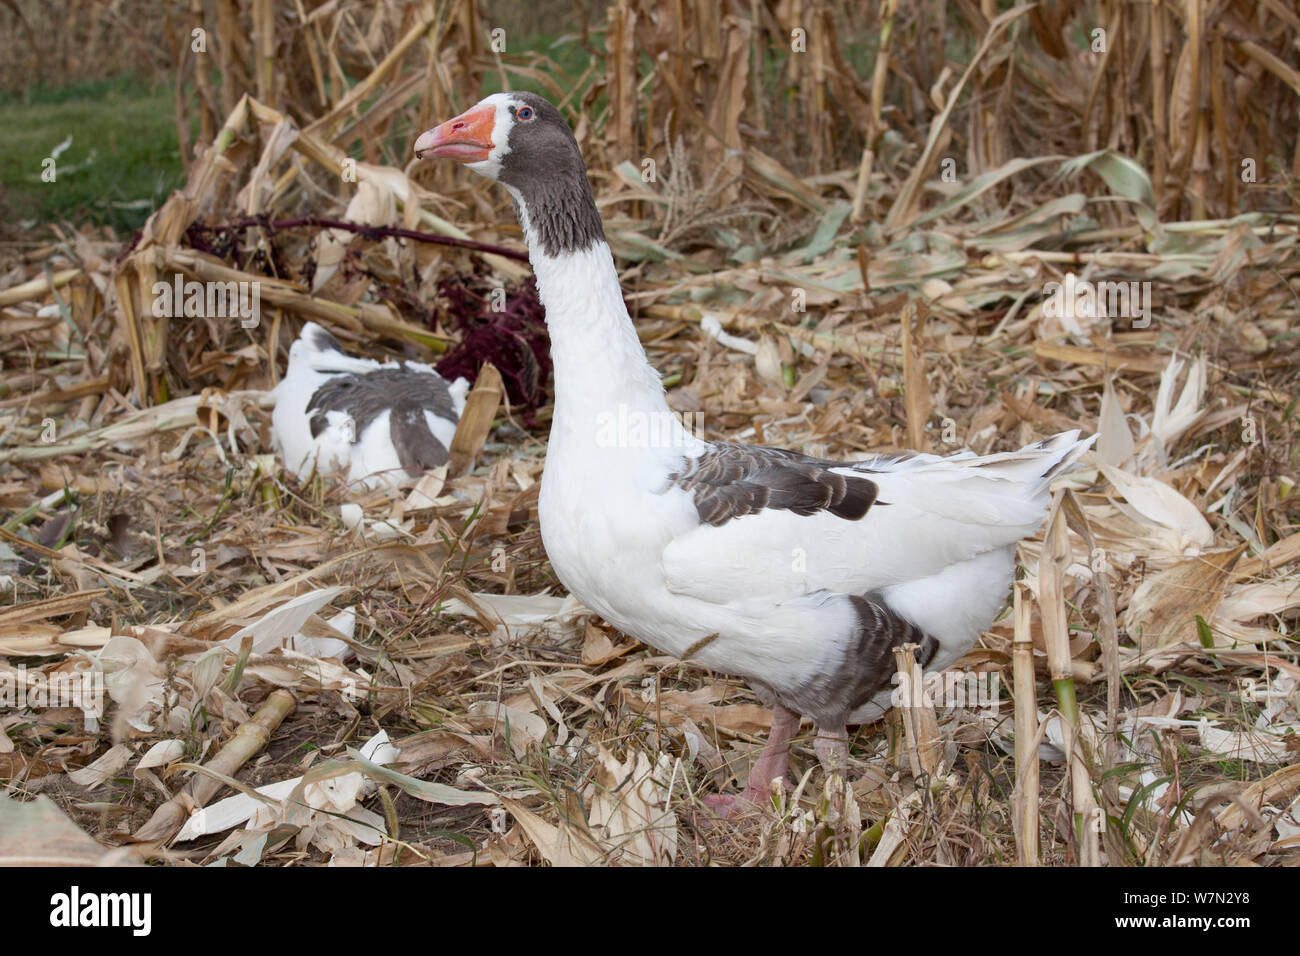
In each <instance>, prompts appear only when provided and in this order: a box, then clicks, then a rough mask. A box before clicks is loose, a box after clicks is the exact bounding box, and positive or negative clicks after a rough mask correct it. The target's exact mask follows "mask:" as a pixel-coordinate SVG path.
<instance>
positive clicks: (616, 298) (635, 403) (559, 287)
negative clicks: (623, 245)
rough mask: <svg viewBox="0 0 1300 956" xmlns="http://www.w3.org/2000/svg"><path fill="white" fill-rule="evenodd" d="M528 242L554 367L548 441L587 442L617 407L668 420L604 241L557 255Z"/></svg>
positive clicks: (661, 393)
mask: <svg viewBox="0 0 1300 956" xmlns="http://www.w3.org/2000/svg"><path fill="white" fill-rule="evenodd" d="M525 235H528V230H525ZM529 238H530V239H531V236H529ZM528 246H529V258H530V259H531V260H532V264H533V272H534V273H535V274H536V276H537V292H538V296H539V298H540V299H541V302H542V305H543V306H545V307H546V325H547V328H548V329H549V331H550V337H551V361H552V362H553V364H554V366H555V417H554V420H553V423H552V426H551V440H552V442H555V441H556V439H557V438H563V439H566V440H567V439H569V438H574V439H579V440H580V441H581V443H582V444H584V445H585V444H588V443H589V442H591V441H593V440H594V430H595V428H596V423H597V419H598V417H599V416H601V415H602V414H604V415H606V416H608V415H610V414H613V415H617V414H619V410H620V407H623V408H625V409H627V410H630V411H635V412H639V413H648V414H653V415H662V416H665V417H668V416H669V415H670V413H669V411H668V403H667V401H666V400H665V399H664V388H663V383H662V382H661V380H660V378H659V373H658V372H656V371H655V369H654V367H653V366H651V365H650V363H649V361H647V359H646V356H645V350H644V349H642V348H641V342H640V340H639V339H638V338H637V335H636V328H635V327H634V326H633V325H632V319H631V317H630V316H629V315H628V314H627V306H625V305H624V304H623V293H622V290H621V289H620V288H619V282H618V272H617V271H616V270H615V268H614V257H613V255H612V254H611V253H610V250H609V246H608V244H606V243H605V242H603V241H602V242H596V243H594V244H593V245H592V246H591V247H590V248H588V249H586V250H584V251H581V252H568V253H562V254H561V255H558V256H548V255H546V254H545V253H544V252H543V251H542V250H541V248H540V246H539V245H538V244H535V243H533V242H531V241H530V242H529V244H528ZM566 433H567V434H566ZM583 439H585V440H583Z"/></svg>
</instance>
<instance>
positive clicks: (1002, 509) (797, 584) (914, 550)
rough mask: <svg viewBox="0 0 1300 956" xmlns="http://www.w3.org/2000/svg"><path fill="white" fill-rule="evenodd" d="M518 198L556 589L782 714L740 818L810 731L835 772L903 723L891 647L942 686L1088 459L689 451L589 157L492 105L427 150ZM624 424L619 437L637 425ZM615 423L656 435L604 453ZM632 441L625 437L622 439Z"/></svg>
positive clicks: (544, 520) (514, 111)
mask: <svg viewBox="0 0 1300 956" xmlns="http://www.w3.org/2000/svg"><path fill="white" fill-rule="evenodd" d="M415 153H416V155H417V156H426V155H429V156H434V157H447V158H451V159H457V160H459V161H461V162H462V163H464V164H466V165H467V166H468V167H469V168H470V169H472V170H474V171H475V172H476V173H479V174H480V175H483V176H486V177H488V178H489V179H494V180H496V181H498V182H500V183H501V184H502V185H504V186H505V187H506V189H507V190H508V191H509V192H510V195H511V196H512V197H513V198H514V203H515V211H516V213H517V214H518V216H519V222H520V225H521V226H522V228H523V233H524V238H525V240H526V241H527V244H528V253H529V257H530V259H531V261H532V265H533V271H534V272H535V273H536V277H537V288H538V292H539V294H540V297H541V301H542V304H543V305H544V306H545V308H546V323H547V326H548V327H549V330H550V337H551V356H552V360H553V362H554V368H555V409H554V417H553V418H552V421H551V435H550V442H549V445H548V447H547V456H546V467H545V470H544V472H543V475H542V487H541V493H540V498H539V501H538V513H539V516H540V519H541V528H542V541H543V543H544V545H545V547H546V552H547V555H548V557H549V558H550V561H551V564H552V566H553V567H554V568H555V573H556V575H557V576H558V577H559V579H560V581H561V582H563V584H564V585H565V587H567V588H568V589H569V590H570V591H571V592H572V593H573V594H574V595H576V596H577V597H578V598H579V599H580V600H581V601H582V602H583V603H584V604H585V605H587V607H589V608H591V609H592V610H593V611H595V612H596V613H598V614H600V615H601V616H603V617H604V618H605V619H606V620H607V621H609V622H610V623H611V624H613V625H615V626H616V627H618V628H620V629H621V630H623V631H625V632H626V633H628V634H630V635H631V636H633V637H635V638H638V639H640V640H642V641H644V642H645V643H647V644H649V645H651V646H652V647H654V648H656V649H658V650H660V651H663V652H666V653H669V654H673V655H675V656H677V657H681V658H688V659H690V660H693V661H697V662H699V663H700V664H703V665H706V666H708V667H710V668H713V669H715V670H718V671H722V672H726V673H730V674H735V675H738V676H740V677H742V678H744V679H745V680H746V681H748V682H749V684H750V685H751V686H752V687H753V689H754V690H755V692H756V693H757V694H758V696H759V698H760V699H761V700H763V701H764V702H765V703H766V704H768V705H770V706H771V707H772V708H773V721H772V730H771V734H770V736H769V739H768V743H767V746H766V747H765V749H764V751H763V753H762V755H761V756H760V757H759V759H758V761H757V762H756V764H755V766H754V768H753V771H752V773H751V775H750V779H749V784H748V787H747V788H746V790H745V792H744V793H743V794H741V795H740V798H736V797H729V796H717V797H713V798H712V799H711V800H709V803H710V804H711V805H712V806H714V807H715V809H717V810H718V811H719V812H721V813H724V814H727V813H730V812H733V811H734V810H735V809H737V807H738V806H739V805H740V802H741V801H749V802H760V801H762V800H763V799H764V797H765V795H766V794H767V792H768V787H769V785H770V781H771V780H773V779H774V778H784V776H785V773H786V768H787V761H788V755H789V746H790V739H791V737H792V735H793V734H794V733H795V732H796V731H797V729H798V726H799V721H800V716H801V715H804V716H808V717H811V718H812V720H813V722H814V723H815V724H816V726H817V737H816V740H815V743H814V749H815V750H816V753H817V755H818V757H819V758H820V760H821V762H822V764H823V765H824V766H825V767H826V768H827V769H828V771H829V770H831V769H833V768H835V767H843V766H844V765H845V761H846V760H847V756H848V746H847V739H848V738H847V733H846V725H848V724H853V723H861V722H863V721H864V720H868V719H874V718H875V717H876V716H878V715H879V714H880V713H881V712H883V710H884V709H885V708H886V707H887V706H888V701H889V687H890V683H891V680H890V679H891V676H892V675H893V673H894V670H895V668H894V659H893V649H894V648H895V647H897V646H899V645H902V644H904V643H915V644H917V645H919V648H920V649H919V652H918V657H919V659H920V663H921V665H922V666H923V667H925V668H928V669H943V668H945V667H947V666H949V665H950V664H952V663H954V662H955V661H956V660H957V659H958V658H960V657H961V656H962V655H963V654H964V653H965V652H966V651H967V650H969V649H970V647H971V646H972V645H973V644H974V642H975V640H976V638H977V637H978V636H979V634H980V632H981V631H982V630H983V629H984V628H986V627H988V626H989V625H990V624H991V623H992V621H993V619H994V616H995V615H996V614H997V612H998V610H999V609H1000V608H1001V607H1002V606H1003V604H1004V603H1005V600H1006V596H1007V592H1008V589H1009V586H1010V583H1011V579H1012V574H1013V571H1014V563H1015V557H1014V556H1015V548H1016V543H1017V542H1018V541H1020V539H1022V538H1024V537H1026V536H1028V535H1030V534H1033V533H1034V531H1035V530H1036V529H1037V528H1038V526H1039V524H1040V523H1041V521H1042V519H1043V517H1044V514H1045V511H1046V506H1047V504H1048V501H1049V492H1048V485H1049V483H1050V481H1051V479H1052V478H1053V477H1054V476H1055V475H1057V474H1059V473H1061V472H1062V471H1063V470H1064V469H1065V468H1067V467H1068V466H1069V465H1070V463H1071V462H1073V461H1074V460H1075V459H1076V458H1077V457H1078V456H1079V455H1080V454H1082V452H1083V451H1084V449H1085V448H1086V447H1087V446H1088V445H1089V444H1090V440H1086V441H1080V440H1079V437H1078V436H1079V433H1078V432H1077V431H1076V432H1067V433H1064V434H1060V435H1057V436H1055V437H1054V438H1049V439H1047V440H1046V441H1042V442H1039V443H1037V444H1034V445H1029V446H1027V447H1025V448H1023V449H1021V450H1020V451H1017V452H1011V453H1006V454H998V455H989V456H985V457H975V456H974V455H973V454H971V453H969V452H967V453H964V454H961V455H957V456H953V457H950V458H939V457H937V456H934V455H924V454H899V455H886V456H881V457H876V458H871V459H867V460H865V461H853V462H837V461H826V460H822V459H819V458H812V457H809V456H807V455H802V454H798V453H796V452H792V451H781V450H779V449H775V448H759V447H752V446H748V445H741V444H734V443H731V442H707V441H702V440H699V439H698V438H696V437H694V436H692V435H691V434H689V433H688V432H687V431H686V430H685V428H683V427H682V426H681V425H680V424H679V423H677V422H676V419H675V418H674V417H673V416H672V414H671V413H670V411H669V408H668V405H667V402H666V401H665V397H664V388H663V385H662V383H661V380H660V377H659V375H658V373H656V371H655V370H654V368H653V367H652V366H651V365H650V363H649V362H648V361H647V359H646V356H645V352H644V351H643V349H642V348H641V344H640V342H639V341H638V339H637V335H636V331H635V329H634V327H633V325H632V321H631V319H630V318H629V316H628V312H627V309H626V307H625V305H624V302H623V296H622V293H621V291H620V289H619V282H618V273H617V272H616V271H615V268H614V259H613V256H612V255H611V254H610V249H609V246H608V245H607V244H606V242H605V236H604V232H603V230H602V228H601V221H600V213H599V212H598V211H597V208H596V203H595V200H594V198H593V196H592V193H591V188H590V186H589V185H588V182H587V176H586V167H585V165H584V163H583V160H582V155H581V152H580V151H579V148H578V144H577V141H576V140H575V139H574V136H573V133H572V131H571V130H570V129H569V126H568V124H567V123H566V122H565V120H564V118H563V116H561V114H560V112H559V111H558V110H557V109H556V108H555V107H554V106H553V105H551V103H549V102H548V101H547V100H545V99H543V98H542V97H540V96H538V95H536V94H533V93H497V94H494V95H492V96H489V97H487V98H486V99H484V100H483V101H482V102H480V103H479V104H478V105H476V106H474V107H473V108H472V109H470V110H468V111H467V112H465V113H463V114H461V115H460V116H458V117H456V118H455V119H452V120H449V121H448V122H446V123H443V124H442V125H441V126H438V127H436V128H435V129H431V130H429V131H428V132H425V133H424V134H423V135H421V136H420V137H419V139H418V140H417V141H416V143H415ZM624 416H625V417H624ZM611 421H640V422H652V423H655V424H656V428H655V429H651V430H650V431H649V432H647V431H646V430H645V429H642V430H641V431H640V432H639V433H637V434H639V436H640V437H641V438H642V439H643V438H644V436H645V435H646V434H653V435H656V436H657V439H658V440H656V441H645V440H636V439H635V437H634V436H633V430H632V429H629V430H628V431H627V434H625V435H622V438H623V439H626V440H611V431H610V427H609V425H610V422H611ZM614 437H615V438H616V439H617V438H618V437H619V433H618V432H617V431H615V432H614Z"/></svg>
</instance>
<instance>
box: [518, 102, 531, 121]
mask: <svg viewBox="0 0 1300 956" xmlns="http://www.w3.org/2000/svg"><path fill="white" fill-rule="evenodd" d="M515 116H517V117H519V119H521V120H524V121H525V122H527V121H528V120H530V119H532V118H533V108H532V107H531V106H521V107H520V108H519V112H518V113H516V114H515Z"/></svg>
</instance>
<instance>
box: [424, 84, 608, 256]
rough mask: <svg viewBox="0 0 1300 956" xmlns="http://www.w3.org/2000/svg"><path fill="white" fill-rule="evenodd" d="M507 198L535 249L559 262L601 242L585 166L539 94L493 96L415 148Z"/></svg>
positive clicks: (571, 139)
mask: <svg viewBox="0 0 1300 956" xmlns="http://www.w3.org/2000/svg"><path fill="white" fill-rule="evenodd" d="M415 155H416V157H417V158H421V159H422V158H424V157H426V156H431V157H434V158H438V159H454V160H457V161H459V162H461V163H463V164H464V165H465V166H467V167H468V168H470V169H472V170H473V171H474V172H476V173H478V174H479V175H480V176H485V177H487V178H488V179H493V180H496V181H497V182H499V183H501V184H502V185H503V186H505V187H506V189H507V190H509V192H510V195H511V197H512V198H513V199H514V201H515V211H516V213H517V214H518V215H519V222H520V225H521V226H522V227H523V230H524V237H525V239H526V240H527V242H528V245H529V248H530V250H531V249H534V248H540V249H541V250H542V251H543V252H544V253H545V254H547V255H550V256H558V255H562V254H564V253H572V252H580V251H582V250H585V249H587V248H590V246H591V245H593V244H594V243H595V242H603V241H604V238H605V234H604V230H603V229H602V228H601V224H600V213H599V211H598V210H597V209H596V202H595V199H594V198H593V196H592V193H591V186H590V184H589V183H588V182H587V165H586V163H584V162H583V160H582V151H581V150H580V149H579V147H578V141H577V140H576V139H575V138H574V135H573V130H571V129H570V128H569V124H568V123H567V122H566V121H565V119H564V116H563V115H562V114H561V113H560V111H559V110H558V109H556V108H555V106H554V105H553V104H552V103H551V102H550V101H549V100H547V99H546V98H545V97H542V96H538V95H537V94H536V93H493V94H492V95H491V96H489V97H487V98H485V99H483V100H481V101H480V102H479V103H477V104H476V105H474V106H472V107H470V108H469V109H468V110H466V111H465V112H464V113H461V114H460V115H459V116H457V117H454V118H453V119H449V120H447V122H445V123H443V124H441V125H439V126H435V127H434V128H433V129H431V130H427V131H425V132H424V133H422V134H421V135H420V137H419V138H418V139H417V140H416V141H415Z"/></svg>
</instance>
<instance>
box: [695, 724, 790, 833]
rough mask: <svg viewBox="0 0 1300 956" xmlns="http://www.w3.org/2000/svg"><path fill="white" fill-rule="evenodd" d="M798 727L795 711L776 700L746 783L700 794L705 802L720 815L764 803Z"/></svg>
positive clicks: (781, 771) (782, 770) (787, 761)
mask: <svg viewBox="0 0 1300 956" xmlns="http://www.w3.org/2000/svg"><path fill="white" fill-rule="evenodd" d="M798 730H799V715H798V714H796V713H795V712H794V711H793V710H788V709H787V708H785V707H782V706H781V705H780V704H777V705H776V706H775V707H773V708H772V730H771V732H770V733H769V734H768V736H767V746H766V747H764V748H763V752H762V753H761V754H760V755H759V757H758V760H757V761H756V762H755V763H754V767H753V769H752V770H750V772H749V786H747V787H746V788H745V789H744V791H743V792H742V793H740V794H729V793H720V794H716V795H713V794H710V795H709V796H707V797H704V798H702V799H703V802H704V804H705V805H706V806H708V807H709V808H710V809H712V810H713V812H714V813H716V814H717V815H718V816H720V817H730V816H733V815H735V814H736V813H738V812H740V811H741V810H744V809H746V806H747V805H750V806H758V807H765V806H768V804H769V800H770V794H771V792H772V791H771V786H772V781H773V780H775V779H777V778H780V779H782V780H784V779H785V772H786V769H787V768H788V767H789V765H790V738H792V737H793V736H794V735H795V734H796V733H797V732H798Z"/></svg>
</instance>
